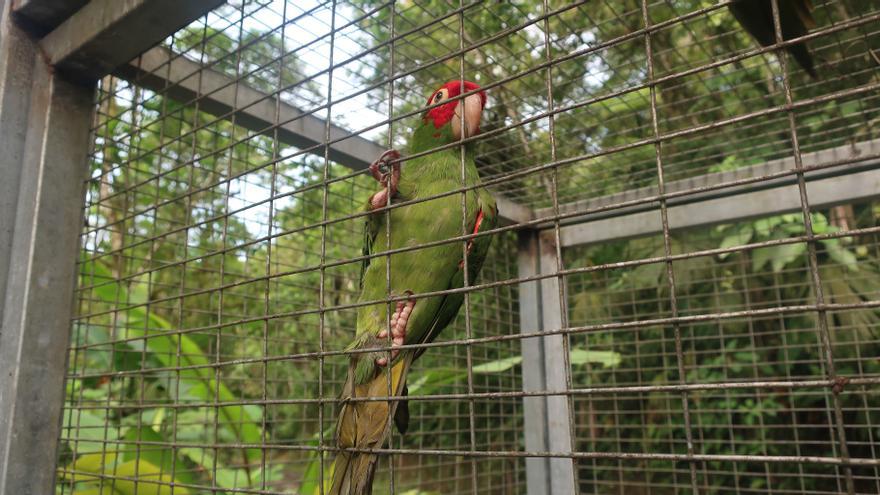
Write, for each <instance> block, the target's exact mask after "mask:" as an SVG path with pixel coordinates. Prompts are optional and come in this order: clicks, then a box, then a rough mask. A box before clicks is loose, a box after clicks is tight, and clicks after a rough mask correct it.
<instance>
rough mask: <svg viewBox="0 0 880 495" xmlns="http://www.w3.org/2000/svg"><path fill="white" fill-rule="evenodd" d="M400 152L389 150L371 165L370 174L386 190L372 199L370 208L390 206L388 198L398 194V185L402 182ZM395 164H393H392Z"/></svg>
mask: <svg viewBox="0 0 880 495" xmlns="http://www.w3.org/2000/svg"><path fill="white" fill-rule="evenodd" d="M399 159H400V152H399V151H397V150H388V151H386V152H385V153H382V155H381V156H380V157H379V158H378V159H377V160H376V161H374V162H373V163H372V164H370V173H371V174H372V175H373V178H374V179H376V181H377V182H379V183H380V184H382V185H383V186H385V189H383V190H381V191H379V192H377V193H376V194H374V195H373V196H371V197H370V208H372V209H374V210H375V209H377V208H382V207H383V206H386V205H388V198H389V197H390V196H394V195H395V194H397V183H398V182H399V181H400V162H397V161H395V160H399ZM392 162H393V163H392Z"/></svg>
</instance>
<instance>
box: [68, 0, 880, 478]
mask: <svg viewBox="0 0 880 495" xmlns="http://www.w3.org/2000/svg"><path fill="white" fill-rule="evenodd" d="M814 3H815V4H816V6H815V7H816V8H815V11H814V15H815V17H816V20H817V27H816V28H815V29H813V30H812V31H811V34H810V35H809V46H810V49H811V51H812V52H813V54H814V58H815V59H816V62H817V71H818V72H819V74H820V77H819V78H817V79H815V80H814V79H810V78H809V77H808V76H807V75H806V74H805V73H804V72H803V71H802V70H801V69H800V68H799V67H797V65H795V64H794V62H793V60H792V59H791V58H789V57H786V56H779V53H777V51H778V50H777V49H776V48H778V47H776V48H774V47H770V48H763V47H760V46H759V45H757V44H755V43H754V42H753V40H752V39H750V38H749V37H748V36H747V35H746V34H745V33H744V32H743V31H742V29H741V28H740V26H739V25H738V24H737V23H736V22H735V21H733V19H732V17H731V16H730V14H729V12H728V10H727V7H726V5H725V2H721V3H719V4H712V5H708V4H704V3H701V2H696V1H686V2H668V1H651V2H648V1H646V0H642V1H641V2H639V1H612V0H606V1H604V2H576V3H573V4H563V3H558V2H547V1H545V2H537V1H536V2H518V3H505V2H501V3H499V2H474V3H457V2H430V3H428V2H418V1H416V2H380V1H369V0H364V1H359V2H352V3H342V2H336V1H314V2H293V1H281V0H278V1H272V2H268V1H262V2H231V3H229V4H228V5H226V6H224V7H222V8H219V9H217V10H215V11H214V12H211V13H209V14H207V15H206V16H205V17H203V18H202V19H200V20H199V21H198V22H195V23H193V24H192V25H190V26H188V27H186V28H184V29H183V30H181V31H179V32H178V33H176V34H175V35H174V36H173V37H172V38H171V39H169V40H167V42H166V43H165V44H164V48H161V50H170V52H169V51H164V52H162V53H165V54H166V55H165V56H166V57H167V60H166V61H165V62H164V63H161V64H159V65H158V66H147V62H146V60H147V56H146V55H145V57H144V58H143V59H142V60H140V61H134V62H133V63H132V66H131V67H129V68H128V70H127V71H124V72H123V73H125V74H127V76H126V77H127V79H128V80H124V79H119V78H114V77H107V78H105V79H103V80H102V81H101V84H100V90H99V92H98V97H97V100H96V114H95V121H94V126H93V129H92V131H93V139H94V145H93V149H92V153H91V163H92V175H91V178H90V180H89V182H88V185H87V186H88V187H87V199H86V205H85V208H86V217H87V225H86V226H85V227H84V229H83V236H82V246H83V248H82V253H81V256H80V259H79V261H78V263H79V273H80V278H79V283H78V289H77V301H78V307H77V312H76V315H75V316H74V318H73V335H74V338H73V339H72V344H71V349H70V362H69V374H68V380H67V386H66V392H65V393H66V399H65V408H64V424H63V430H62V437H61V454H60V458H59V483H58V491H60V492H61V493H98V492H100V493H125V494H127V493H135V492H136V493H141V494H143V493H172V492H173V493H209V492H212V493H320V490H321V489H322V485H326V481H325V480H324V478H326V476H327V474H328V470H329V466H330V462H331V460H332V457H333V455H334V451H335V441H334V438H333V432H332V428H333V425H334V423H335V417H336V411H337V408H338V400H337V397H338V395H339V392H340V388H341V385H342V382H343V381H344V379H345V373H346V370H347V361H348V354H349V352H348V351H346V350H345V348H346V346H347V344H348V343H349V342H350V340H351V338H352V336H353V334H354V331H355V315H356V311H357V307H358V303H357V297H358V292H359V290H358V277H359V274H360V266H361V262H362V253H361V246H362V234H361V232H362V224H363V221H364V218H365V217H364V215H365V214H364V213H362V208H363V205H364V204H365V201H366V198H367V197H369V195H370V194H372V193H373V192H375V191H377V190H378V188H379V186H378V184H377V183H376V182H375V181H373V180H372V178H370V177H369V176H368V175H367V174H365V172H364V170H363V169H362V167H363V164H362V163H361V164H356V163H351V162H348V161H347V159H345V158H337V155H336V154H335V152H336V150H338V149H341V148H342V147H343V146H345V145H347V144H351V143H352V142H354V141H356V140H357V139H365V140H368V141H372V142H374V143H376V144H377V146H375V148H374V149H378V150H381V149H383V148H386V147H397V148H399V149H401V150H404V149H405V144H406V140H407V136H408V131H409V129H410V128H411V126H412V122H413V121H414V120H415V119H417V118H418V114H419V112H420V111H421V108H422V107H423V105H424V101H425V99H426V98H427V96H428V95H430V94H431V92H432V91H433V90H434V89H436V88H437V87H438V86H439V85H440V84H442V83H444V82H446V81H448V80H452V79H459V78H462V77H463V78H466V79H469V80H474V81H476V82H478V83H479V84H481V85H482V86H483V87H484V88H486V89H487V91H488V94H489V98H490V105H489V106H488V108H487V109H486V111H485V112H484V121H483V125H482V130H483V133H482V135H481V136H480V137H478V138H476V139H469V140H468V141H473V142H475V147H476V152H477V163H478V167H479V168H480V171H481V175H482V176H483V180H484V182H485V183H486V184H488V185H489V186H490V188H491V189H492V190H493V192H494V193H495V194H496V195H498V196H499V197H504V198H508V199H511V200H513V201H515V202H516V203H519V204H520V205H522V206H525V207H527V208H529V209H531V210H532V212H533V218H531V219H529V218H517V219H515V220H508V221H506V222H504V223H503V226H501V227H499V228H497V229H495V230H494V231H491V232H489V233H487V234H484V235H491V236H493V237H494V241H493V247H492V250H491V252H490V255H489V257H488V260H487V262H486V264H485V266H484V267H483V270H482V273H481V274H480V276H479V278H477V279H475V278H474V274H469V275H468V278H469V280H468V281H469V285H470V287H469V288H468V289H467V290H466V294H467V297H466V300H465V305H464V307H463V308H462V310H461V312H460V314H459V317H458V319H457V320H456V322H455V323H454V325H453V326H451V327H450V328H449V329H447V330H446V331H445V332H444V333H443V334H442V335H441V336H440V337H439V338H438V339H437V341H436V342H435V343H433V344H430V345H429V347H430V349H428V351H427V352H426V353H425V354H424V356H423V357H422V358H421V359H420V360H419V361H418V362H417V363H416V365H415V367H414V369H413V371H412V373H411V375H410V378H409V393H410V398H411V400H410V410H411V416H412V417H411V420H410V430H409V431H408V432H407V433H406V435H403V436H401V435H399V434H397V432H396V431H394V432H393V433H392V439H391V441H390V443H389V445H388V448H389V449H390V450H389V449H386V450H385V454H383V460H382V462H381V463H380V470H379V473H378V474H377V477H376V481H375V489H376V493H476V492H479V493H523V492H525V491H526V478H527V473H526V464H525V458H526V457H527V456H532V457H535V456H538V457H546V456H550V457H554V458H562V459H567V458H572V459H573V462H574V464H575V471H574V473H575V474H574V476H575V479H574V480H572V481H573V483H574V485H575V487H576V488H577V489H578V490H580V491H581V492H584V493H595V492H602V493H604V492H619V493H672V492H679V491H680V492H701V493H702V492H705V493H840V492H843V493H877V492H880V468H878V462H877V460H876V459H877V449H878V435H880V430H878V423H880V404H878V397H880V395H878V390H877V387H878V383H880V365H878V355H880V353H878V349H880V337H878V334H880V329H878V314H877V307H878V306H880V301H878V293H880V283H878V280H880V276H878V271H880V263H878V262H877V259H878V257H880V250H878V248H877V244H878V243H877V233H878V232H877V228H878V227H877V219H878V216H880V214H878V211H880V208H878V207H877V205H876V204H874V203H852V204H844V205H842V206H837V207H834V208H828V207H825V208H815V207H813V206H811V203H810V193H811V187H812V183H810V182H807V181H806V180H805V177H804V174H805V172H808V171H825V172H830V173H832V174H833V173H847V172H848V171H850V170H854V169H853V168H852V167H860V168H859V170H863V169H865V168H868V169H870V168H871V167H874V166H876V163H878V160H880V153H878V152H877V149H878V148H877V147H876V146H873V147H869V148H868V149H870V150H873V151H871V152H870V153H867V154H862V155H859V156H858V157H856V158H843V159H841V158H839V157H835V158H834V159H830V160H824V161H819V162H818V163H815V161H814V162H811V163H810V164H809V165H805V164H804V163H802V160H801V157H802V156H803V155H804V154H808V153H812V152H816V151H821V150H827V149H831V148H839V147H842V146H847V145H853V144H857V143H870V142H872V140H875V139H877V138H878V135H877V134H878V131H877V119H878V115H880V106H878V96H877V95H878V94H880V93H878V91H877V90H878V70H880V61H878V57H877V53H880V52H878V49H880V38H878V32H877V30H878V26H880V23H878V22H877V21H878V20H880V4H878V3H877V2H867V1H858V2H856V1H828V2H823V1H816V2H814ZM778 30H779V29H778V28H777V31H778ZM777 36H779V34H778V35H777ZM169 54H170V55H169ZM181 62H187V63H189V64H190V65H187V67H194V69H192V70H190V72H188V73H186V74H183V75H181V74H174V70H173V69H174V68H175V67H176V65H175V63H181ZM218 77H219V78H218ZM218 80H219V81H221V82H220V83H217V81H218ZM157 81H158V82H157ZM182 89H186V91H181V90H182ZM254 92H256V94H259V95H262V96H260V97H259V99H257V100H255V99H254V98H253V94H255V93H254ZM260 105H263V106H265V105H269V107H270V108H272V109H274V110H273V111H271V112H270V113H271V115H272V117H270V118H269V119H268V120H267V119H266V118H265V116H263V117H262V118H258V117H255V114H256V113H257V110H258V109H259V108H260ZM291 108H295V109H297V111H296V112H295V113H291V110H290V109H291ZM310 118H315V119H318V120H317V121H316V122H317V123H318V124H320V125H322V127H321V128H320V134H319V136H322V137H320V138H318V139H313V141H314V142H313V144H309V143H308V142H302V141H297V142H291V138H290V135H291V133H293V134H296V131H295V130H294V131H291V130H290V129H291V128H296V126H297V125H300V124H302V123H303V122H305V121H307V120H308V119H310ZM303 125H305V124H303ZM339 129H342V130H345V131H347V132H348V134H343V135H341V137H339V136H340V134H338V133H337V131H339ZM457 146H459V149H460V146H462V144H459V145H457ZM371 149H373V148H371ZM373 158H375V157H367V158H366V160H370V159H373ZM780 158H788V159H792V160H791V165H790V166H788V167H787V168H785V169H784V170H783V171H777V172H774V173H773V174H770V175H765V174H762V173H760V172H758V171H759V170H761V169H760V168H757V167H752V166H753V165H758V164H762V163H765V162H768V161H771V160H774V159H780ZM402 167H403V173H404V174H405V173H406V161H404V162H403V165H402ZM352 168H354V170H353V169H352ZM731 170H736V171H737V172H738V173H739V175H738V176H737V178H736V180H735V181H731V180H728V181H726V182H722V183H720V184H714V185H711V186H699V185H693V186H691V185H688V183H682V182H680V181H682V180H684V179H690V178H699V177H702V176H703V175H704V174H709V173H718V172H725V171H731ZM770 179H787V180H788V181H789V183H790V186H789V188H788V189H787V190H786V194H791V195H793V197H796V198H798V202H799V204H800V205H801V207H800V209H799V210H797V211H794V212H789V213H787V214H786V215H767V216H764V217H761V218H757V219H752V220H745V221H739V222H736V223H732V224H731V223H725V224H720V225H712V226H709V227H704V228H700V229H697V230H688V231H680V230H677V226H676V225H675V224H671V223H670V221H669V219H668V218H669V217H668V212H669V208H670V202H673V201H678V200H682V199H687V198H688V197H692V196H694V195H696V194H697V193H701V194H706V193H707V192H708V193H712V194H719V195H720V194H723V193H724V192H725V191H727V190H730V189H731V188H732V186H740V187H742V186H760V185H761V184H762V183H766V182H768V181H769V180H770ZM682 184H684V185H682ZM694 184H697V183H696V182H695V183H694ZM667 186H668V187H669V191H667V190H666V187H667ZM645 191H646V192H645ZM620 193H632V194H630V195H629V196H627V195H626V194H620ZM636 193H638V194H636ZM449 194H461V191H460V190H457V191H450V192H449ZM585 200H597V202H594V203H590V202H589V201H585ZM729 201H731V204H733V203H734V202H736V201H737V197H736V196H731V197H730V198H729ZM396 207H404V208H405V207H406V205H401V206H395V205H392V206H391V207H390V208H396ZM633 207H636V208H641V209H642V210H647V211H652V212H654V213H655V214H656V217H655V222H656V223H655V224H654V226H653V230H651V229H649V231H650V232H653V233H656V234H655V235H652V236H645V237H639V238H636V239H630V240H615V241H613V242H610V243H602V244H595V245H585V246H570V247H569V246H566V245H564V239H565V232H567V231H568V230H567V229H569V230H570V229H572V228H577V227H578V225H581V226H582V228H589V223H582V222H585V221H588V220H590V219H592V218H594V217H596V216H598V215H608V214H620V215H621V216H619V218H618V221H619V222H627V219H628V218H630V217H628V216H627V214H625V212H627V211H629V210H627V209H628V208H633ZM501 213H502V215H504V214H505V213H506V212H505V211H503V210H502V212H501ZM378 214H385V213H382V212H380V213H378ZM389 228H392V229H393V228H394V226H393V225H391V226H390V227H389ZM466 234H468V232H464V231H463V232H462V237H461V238H458V239H454V240H452V241H451V242H457V243H460V244H462V246H463V251H464V252H466V250H464V246H465V243H466V241H467V236H466ZM518 236H519V237H520V239H519V240H518V239H517V237H518ZM533 236H539V237H540V238H541V242H540V246H541V248H540V249H541V252H542V253H543V254H544V255H549V258H548V259H550V260H552V261H551V262H550V263H549V265H547V264H542V266H543V267H544V268H543V273H540V274H538V275H529V276H526V275H525V274H524V273H523V272H522V271H520V270H521V268H522V266H523V264H522V262H523V256H525V255H526V254H527V253H524V252H523V251H522V246H523V245H524V243H523V242H522V240H523V239H527V238H529V237H533ZM419 247H420V246H415V247H414V248H413V249H418V248H419ZM422 247H423V246H422ZM518 250H519V251H518ZM388 254H389V253H377V254H376V255H375V256H376V257H375V259H374V262H375V261H376V260H378V261H380V262H383V261H384V260H386V259H387V257H388ZM538 280H544V281H554V280H555V281H557V282H558V287H557V288H556V291H557V294H556V297H555V298H554V297H552V295H548V294H545V296H548V297H544V298H543V300H550V301H555V303H556V304H554V305H551V306H558V307H546V306H545V307H541V305H540V300H538V301H534V300H524V301H520V300H519V298H520V296H519V290H520V289H521V288H523V287H525V286H526V285H527V284H529V283H535V281H538ZM544 287H545V289H546V288H547V287H552V284H551V285H547V284H544ZM416 296H417V297H418V296H419V295H418V294H417V295H416ZM560 296H561V297H560ZM535 314H537V315H538V316H539V317H540V318H541V319H543V321H544V326H543V328H542V329H540V330H539V329H531V328H528V329H525V331H524V332H523V327H521V320H520V319H521V317H523V316H528V315H532V316H534V315H535ZM536 332H543V334H544V335H563V336H564V337H565V339H564V346H563V349H562V353H561V354H560V355H554V356H548V357H547V358H546V359H547V362H546V363H543V362H541V363H528V362H523V354H522V353H521V342H520V339H521V338H522V335H531V336H534V335H536ZM539 334H540V333H539ZM524 345H528V344H524ZM545 365H548V366H556V367H557V368H556V369H560V368H559V367H561V368H562V369H563V370H564V373H563V378H564V381H563V386H562V388H559V387H556V386H553V387H550V386H547V387H544V388H543V389H541V390H537V391H529V392H523V391H522V390H523V381H524V374H525V373H535V372H536V370H540V369H541V367H543V366H545ZM538 372H539V371H538ZM524 396H537V397H548V396H549V397H563V398H564V399H565V407H564V410H567V416H568V418H551V419H552V420H553V421H551V423H552V425H555V426H548V427H547V428H548V429H549V430H552V429H553V428H558V427H559V426H558V425H560V424H562V425H565V424H567V425H568V426H566V428H567V429H566V431H565V434H566V435H567V436H568V438H569V439H570V445H571V449H570V450H569V451H553V452H547V451H545V450H537V451H536V450H533V449H529V446H527V445H525V443H524V440H523V439H524V431H523V429H524V415H525V414H527V412H526V410H525V408H524V407H523V398H524ZM322 475H323V477H322ZM323 488H325V489H326V486H323ZM88 490H93V491H92V492H89V491H88ZM94 490H98V491H94ZM100 490H105V491H100Z"/></svg>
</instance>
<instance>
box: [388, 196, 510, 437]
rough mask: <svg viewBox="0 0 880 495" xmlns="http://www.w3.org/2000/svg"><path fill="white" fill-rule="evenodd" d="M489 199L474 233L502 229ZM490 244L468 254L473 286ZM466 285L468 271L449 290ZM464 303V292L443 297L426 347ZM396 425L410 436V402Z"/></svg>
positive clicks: (483, 240) (483, 242) (479, 243)
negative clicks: (407, 431)
mask: <svg viewBox="0 0 880 495" xmlns="http://www.w3.org/2000/svg"><path fill="white" fill-rule="evenodd" d="M487 199H489V201H483V198H480V211H479V212H478V213H477V215H476V216H475V219H474V221H473V222H472V223H471V225H470V229H472V231H473V232H474V233H476V232H480V231H485V230H489V229H494V228H495V227H496V226H497V225H498V209H497V207H496V206H495V202H494V201H492V200H491V196H489V197H488V198H487ZM481 214H482V218H481V221H479V223H478V221H477V218H480V215H481ZM490 244H492V238H491V237H489V236H482V237H475V238H474V243H473V246H472V248H471V251H470V253H469V254H468V275H469V276H470V277H471V282H473V279H474V278H475V276H476V274H478V273H480V268H482V266H483V261H485V260H486V255H487V254H488V252H489V245H490ZM463 285H464V270H462V269H459V270H456V271H455V273H454V274H453V276H452V279H451V280H450V281H449V288H456V287H461V286H463ZM463 301H464V294H463V293H461V292H453V293H451V294H446V295H445V296H443V301H442V302H441V303H440V308H439V309H438V310H437V314H436V315H435V317H434V321H432V322H431V327H430V329H429V330H428V332H426V334H425V340H424V341H422V343H431V342H433V341H434V339H435V338H437V335H439V334H440V332H441V331H442V330H443V329H444V328H446V327H447V326H448V325H449V324H450V323H452V320H454V319H455V317H456V315H458V310H459V309H460V308H461V304H462V302H463ZM426 349H427V347H420V348H419V349H417V350H416V354H415V356H414V357H413V361H415V360H416V359H418V358H419V356H421V355H422V354H423V353H424V352H425V350H426ZM407 392H408V390H407V389H406V388H404V392H403V395H404V396H406V395H407ZM394 424H395V425H396V426H397V431H399V432H400V433H401V434H405V433H406V430H407V429H408V428H409V401H407V400H402V401H400V403H399V404H398V406H397V411H396V413H395V415H394Z"/></svg>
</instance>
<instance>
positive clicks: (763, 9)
mask: <svg viewBox="0 0 880 495" xmlns="http://www.w3.org/2000/svg"><path fill="white" fill-rule="evenodd" d="M778 5H779V24H780V27H781V28H782V39H783V40H790V39H793V38H800V37H801V36H805V35H806V34H807V33H809V30H810V29H811V28H814V27H816V21H815V20H814V19H813V2H812V1H811V0H778ZM727 6H728V7H729V8H730V12H731V13H732V14H733V17H735V18H736V20H737V21H739V23H740V24H742V27H743V28H744V29H745V30H746V31H748V33H749V34H751V35H752V36H753V37H754V38H755V39H756V40H757V41H758V43H760V44H761V45H763V46H770V45H773V44H776V28H775V26H774V25H773V4H772V3H770V0H737V1H735V2H733V3H730V4H728V5H727ZM786 50H788V52H789V53H791V55H792V56H793V57H794V59H795V60H797V62H798V63H799V64H800V66H801V67H803V68H804V70H805V71H807V74H809V75H810V76H811V77H813V78H815V77H816V69H815V68H814V67H813V56H812V55H810V50H809V49H808V48H807V45H806V43H795V44H794V45H789V46H787V47H786Z"/></svg>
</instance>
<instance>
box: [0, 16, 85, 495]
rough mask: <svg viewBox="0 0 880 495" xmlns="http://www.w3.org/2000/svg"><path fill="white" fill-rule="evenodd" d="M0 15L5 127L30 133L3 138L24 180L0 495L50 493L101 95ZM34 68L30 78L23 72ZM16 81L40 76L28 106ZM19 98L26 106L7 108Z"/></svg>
mask: <svg viewBox="0 0 880 495" xmlns="http://www.w3.org/2000/svg"><path fill="white" fill-rule="evenodd" d="M2 7H3V14H0V15H2V19H0V21H2V24H3V26H2V32H3V35H2V40H0V41H2V42H0V45H2V47H3V48H2V50H3V51H9V50H21V52H18V53H9V52H7V53H6V54H5V55H4V57H3V58H4V61H3V63H2V64H0V65H2V66H3V69H2V70H3V83H2V84H3V86H2V87H0V91H2V93H3V94H2V95H0V101H2V102H3V106H2V110H0V114H2V119H0V120H2V125H3V126H4V127H6V126H7V125H10V124H12V123H14V122H19V123H21V122H25V121H26V122H27V125H26V126H25V127H23V128H22V130H20V131H18V132H12V133H10V134H6V133H5V132H4V134H3V135H2V139H3V142H4V152H3V154H4V166H3V167H2V169H3V174H4V178H5V177H8V176H9V175H18V178H19V180H18V181H17V182H16V183H15V187H17V190H18V194H17V202H16V207H15V208H13V209H11V210H10V211H6V210H5V209H4V210H0V216H2V215H12V216H13V217H14V220H13V219H12V218H9V217H7V218H5V219H4V224H3V225H4V227H6V226H7V225H10V224H9V222H10V221H14V228H13V235H12V236H11V242H10V240H9V239H7V238H5V237H4V243H3V245H4V247H3V248H2V249H3V251H4V254H6V253H7V249H8V255H9V256H8V257H5V259H8V260H14V261H15V264H14V265H12V264H11V265H10V266H8V270H9V271H8V275H7V280H4V281H2V283H5V287H6V291H5V297H4V299H3V320H2V329H0V376H2V377H3V379H2V380H0V493H53V486H54V483H55V469H54V467H55V462H56V452H57V441H58V434H59V431H60V426H61V407H62V403H63V400H64V393H63V383H64V374H65V370H66V369H67V366H66V364H67V343H68V340H69V338H70V315H71V311H72V309H73V288H74V279H75V272H76V265H75V263H74V262H73V260H75V259H76V254H77V248H78V239H79V233H80V229H81V227H82V222H83V209H82V203H83V197H84V194H85V190H84V181H85V179H86V176H87V170H88V166H87V161H86V154H87V152H88V147H89V139H88V137H89V128H90V125H89V124H90V122H91V115H92V109H93V105H92V103H93V101H92V98H93V95H94V86H92V85H89V86H80V85H74V84H71V83H70V82H68V81H66V80H64V79H62V78H61V77H60V76H58V75H56V74H54V73H53V72H52V71H51V69H50V68H49V67H48V66H47V65H45V63H44V62H43V60H42V59H40V58H38V57H29V56H28V55H29V54H33V53H35V50H34V47H33V46H27V45H26V44H24V43H25V40H24V39H23V38H22V37H21V36H20V33H19V32H17V29H16V28H15V27H14V26H12V25H11V21H10V19H9V17H8V5H7V4H3V5H2ZM28 58H30V59H31V61H30V68H27V67H25V66H23V65H21V64H26V63H28ZM15 74H21V75H23V76H29V75H32V76H33V85H32V87H31V90H30V92H29V96H25V94H24V92H23V90H24V88H23V87H22V86H21V85H18V84H15V83H11V81H10V80H9V77H14V76H15ZM22 97H24V98H25V99H24V103H23V102H22V101H21V100H18V101H17V102H12V101H11V100H10V99H11V98H22ZM22 111H24V112H27V114H26V115H22V114H21V113H20V112H22ZM7 143H8V144H9V147H8V148H7V146H6V144H7ZM7 149H10V150H13V153H12V154H9V153H7V151H6V150H7ZM10 169H17V171H16V170H10ZM7 173H9V175H7ZM0 182H2V181H0ZM3 187H4V190H6V189H7V188H8V187H11V186H10V185H8V184H7V185H4V186H3ZM7 243H8V244H7ZM7 246H8V248H7Z"/></svg>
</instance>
